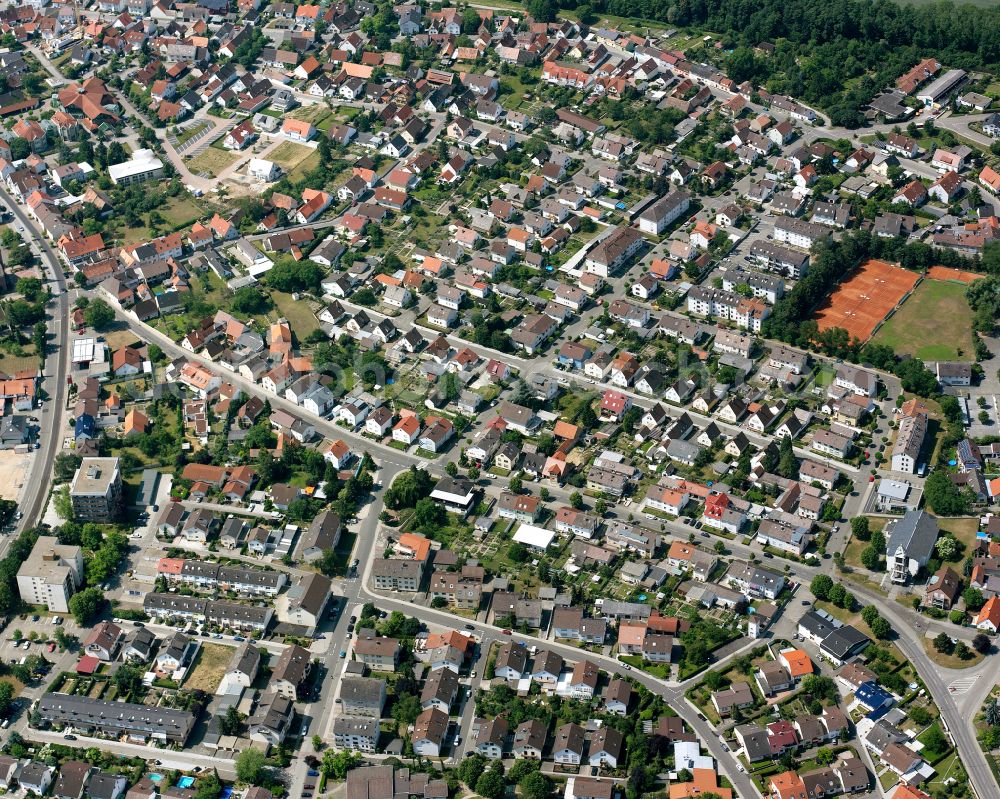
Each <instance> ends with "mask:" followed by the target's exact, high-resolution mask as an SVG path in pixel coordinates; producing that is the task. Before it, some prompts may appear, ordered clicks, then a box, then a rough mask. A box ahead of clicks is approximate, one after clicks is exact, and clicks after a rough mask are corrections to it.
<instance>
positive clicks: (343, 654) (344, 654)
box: [340, 649, 347, 660]
mask: <svg viewBox="0 0 1000 799" xmlns="http://www.w3.org/2000/svg"><path fill="white" fill-rule="evenodd" d="M346 657H347V652H345V651H344V650H343V649H341V650H340V659H341V660H343V659H344V658H346Z"/></svg>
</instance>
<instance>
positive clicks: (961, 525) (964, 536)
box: [938, 518, 979, 555]
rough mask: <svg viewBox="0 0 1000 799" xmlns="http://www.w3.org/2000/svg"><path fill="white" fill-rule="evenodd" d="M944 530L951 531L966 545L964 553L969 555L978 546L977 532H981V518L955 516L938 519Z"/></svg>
mask: <svg viewBox="0 0 1000 799" xmlns="http://www.w3.org/2000/svg"><path fill="white" fill-rule="evenodd" d="M938 525H939V526H940V527H941V529H942V530H945V531H947V532H949V533H951V534H952V535H953V536H955V538H957V539H958V540H959V541H961V542H962V544H963V545H964V546H965V550H964V554H966V555H968V554H969V553H971V552H972V550H973V549H974V548H975V546H976V533H978V532H979V519H977V518H955V519H938Z"/></svg>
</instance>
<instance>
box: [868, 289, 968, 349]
mask: <svg viewBox="0 0 1000 799" xmlns="http://www.w3.org/2000/svg"><path fill="white" fill-rule="evenodd" d="M872 341H873V342H874V343H876V344H886V345H888V346H890V347H892V348H893V350H895V352H896V353H897V354H899V355H913V356H915V357H917V358H920V359H921V360H924V361H971V360H973V351H972V314H971V312H970V310H969V304H968V303H967V302H966V300H965V286H964V285H962V284H961V283H952V282H948V281H942V280H924V281H923V282H922V283H921V284H920V285H919V286H917V288H916V289H915V290H914V292H913V294H912V295H911V296H910V297H909V298H908V299H907V300H906V301H905V302H904V303H903V305H902V306H901V307H900V309H899V310H898V311H896V313H895V315H894V316H893V317H892V318H891V319H890V320H889V321H888V322H886V323H885V324H884V325H882V327H881V328H879V330H878V332H877V333H876V334H875V336H874V338H873V339H872Z"/></svg>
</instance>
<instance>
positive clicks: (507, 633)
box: [500, 630, 510, 635]
mask: <svg viewBox="0 0 1000 799" xmlns="http://www.w3.org/2000/svg"><path fill="white" fill-rule="evenodd" d="M500 634H501V635H510V630H501V631H500Z"/></svg>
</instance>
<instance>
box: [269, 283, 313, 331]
mask: <svg viewBox="0 0 1000 799" xmlns="http://www.w3.org/2000/svg"><path fill="white" fill-rule="evenodd" d="M271 299H272V300H274V304H275V306H276V307H277V309H278V314H279V315H281V316H283V317H285V319H287V320H288V324H289V325H290V326H291V328H292V330H294V331H295V335H296V336H298V337H299V341H301V340H303V339H304V338H306V336H308V335H309V334H310V333H312V332H313V331H314V330H319V321H317V319H316V315H315V314H314V313H313V312H312V309H311V308H310V307H309V303H308V302H305V301H304V300H299V301H298V302H296V301H295V300H293V299H292V295H291V294H283V293H282V292H280V291H272V292H271Z"/></svg>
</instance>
